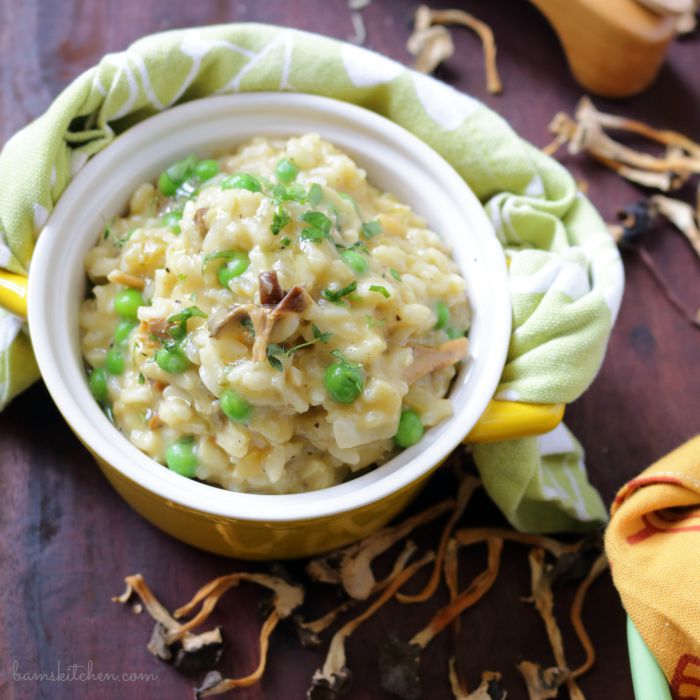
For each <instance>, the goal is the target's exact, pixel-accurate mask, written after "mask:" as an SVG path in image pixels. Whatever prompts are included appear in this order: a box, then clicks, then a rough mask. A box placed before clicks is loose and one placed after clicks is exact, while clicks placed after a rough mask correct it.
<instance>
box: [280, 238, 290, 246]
mask: <svg viewBox="0 0 700 700" xmlns="http://www.w3.org/2000/svg"><path fill="white" fill-rule="evenodd" d="M280 245H281V246H282V247H283V248H289V246H290V245H292V239H291V238H287V236H285V237H284V238H283V239H282V240H281V241H280Z"/></svg>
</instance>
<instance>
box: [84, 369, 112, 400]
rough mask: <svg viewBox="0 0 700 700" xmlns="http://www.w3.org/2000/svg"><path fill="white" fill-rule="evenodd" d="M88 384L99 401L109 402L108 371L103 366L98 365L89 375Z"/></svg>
mask: <svg viewBox="0 0 700 700" xmlns="http://www.w3.org/2000/svg"><path fill="white" fill-rule="evenodd" d="M88 386H89V387H90V391H91V392H92V395H93V396H94V397H95V400H96V401H97V402H98V403H102V404H104V403H107V401H108V400H109V391H108V389H107V372H105V370H104V369H103V368H102V367H96V368H95V369H93V370H92V372H90V374H89V376H88Z"/></svg>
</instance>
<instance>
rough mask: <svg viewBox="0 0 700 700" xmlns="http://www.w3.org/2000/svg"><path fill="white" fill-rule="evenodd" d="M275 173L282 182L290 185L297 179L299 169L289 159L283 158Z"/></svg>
mask: <svg viewBox="0 0 700 700" xmlns="http://www.w3.org/2000/svg"><path fill="white" fill-rule="evenodd" d="M275 173H276V174H277V179H278V180H279V181H280V182H284V183H285V184H289V183H290V182H293V181H294V180H295V179H296V176H297V175H298V174H299V168H297V166H296V165H294V163H292V161H291V160H289V158H282V160H281V161H279V163H277V167H276V168H275Z"/></svg>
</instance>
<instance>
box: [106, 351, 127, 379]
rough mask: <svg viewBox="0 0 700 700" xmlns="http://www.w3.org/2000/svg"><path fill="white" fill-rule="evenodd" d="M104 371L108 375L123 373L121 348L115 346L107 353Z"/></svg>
mask: <svg viewBox="0 0 700 700" xmlns="http://www.w3.org/2000/svg"><path fill="white" fill-rule="evenodd" d="M105 369H106V370H107V371H108V372H109V373H110V374H121V373H122V372H123V371H124V355H123V354H122V351H121V348H118V347H117V346H116V345H115V346H113V347H111V348H110V349H109V350H108V351H107V357H106V358H105Z"/></svg>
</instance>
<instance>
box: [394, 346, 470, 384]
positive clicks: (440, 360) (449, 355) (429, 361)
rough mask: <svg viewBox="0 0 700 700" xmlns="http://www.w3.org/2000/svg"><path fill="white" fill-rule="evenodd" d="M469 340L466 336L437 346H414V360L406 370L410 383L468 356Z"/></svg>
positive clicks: (407, 379)
mask: <svg viewBox="0 0 700 700" xmlns="http://www.w3.org/2000/svg"><path fill="white" fill-rule="evenodd" d="M468 349H469V341H468V340H467V339H466V338H455V339H454V340H448V341H447V342H445V343H443V344H442V345H438V346H437V347H435V348H431V347H428V346H427V345H415V346H413V361H412V362H411V364H410V365H409V366H408V367H407V368H406V370H405V371H404V379H405V380H406V382H408V384H413V383H414V382H417V381H418V380H419V379H420V378H421V377H425V376H426V375H428V374H430V373H431V372H435V370H438V369H443V368H444V367H449V366H450V365H454V364H457V362H460V361H461V360H463V359H464V358H465V357H466V356H467V350H468Z"/></svg>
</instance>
